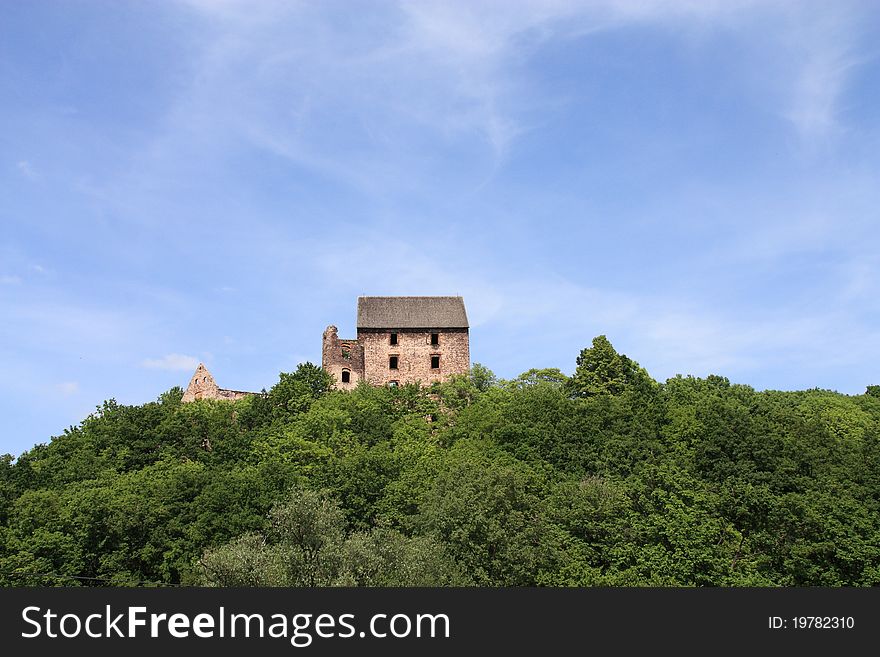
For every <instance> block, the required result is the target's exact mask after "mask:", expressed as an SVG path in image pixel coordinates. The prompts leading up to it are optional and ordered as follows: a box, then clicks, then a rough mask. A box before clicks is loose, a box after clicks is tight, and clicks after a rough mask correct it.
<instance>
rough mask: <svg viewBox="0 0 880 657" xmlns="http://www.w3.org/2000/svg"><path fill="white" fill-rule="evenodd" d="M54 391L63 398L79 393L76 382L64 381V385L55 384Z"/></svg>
mask: <svg viewBox="0 0 880 657" xmlns="http://www.w3.org/2000/svg"><path fill="white" fill-rule="evenodd" d="M55 389H56V390H58V392H60V393H61V394H62V395H64V396H65V397H70V396H71V395H75V394H76V393H78V392H79V383H77V382H76V381H65V382H64V383H58V384H56V385H55Z"/></svg>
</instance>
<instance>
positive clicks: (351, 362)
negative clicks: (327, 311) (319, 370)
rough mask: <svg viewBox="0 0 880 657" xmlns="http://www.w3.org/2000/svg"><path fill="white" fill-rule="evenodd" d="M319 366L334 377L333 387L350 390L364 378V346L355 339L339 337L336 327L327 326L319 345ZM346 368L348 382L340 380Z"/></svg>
mask: <svg viewBox="0 0 880 657" xmlns="http://www.w3.org/2000/svg"><path fill="white" fill-rule="evenodd" d="M321 367H323V368H324V370H325V371H326V372H328V373H329V374H331V375H332V376H333V377H334V378H335V379H336V381H335V384H334V387H336V388H337V389H339V390H351V389H352V388H354V387H355V386H357V384H358V382H359V381H361V380H362V379H363V378H364V348H363V346H361V344H360V342H358V341H357V340H347V339H345V338H340V337H339V336H338V335H337V329H336V327H335V326H332V325H331V326H328V327H327V328H326V330H325V331H324V339H323V343H322V346H321ZM346 370H347V371H348V373H349V381H348V383H344V382H343V380H342V378H343V376H342V374H343V372H344V371H346Z"/></svg>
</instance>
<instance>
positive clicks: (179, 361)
mask: <svg viewBox="0 0 880 657" xmlns="http://www.w3.org/2000/svg"><path fill="white" fill-rule="evenodd" d="M198 366H199V359H198V358H196V357H194V356H185V355H183V354H168V355H166V356H162V357H161V358H147V359H145V360H143V361H141V367H146V368H147V369H152V370H172V371H175V372H179V371H191V370H194V369H196V368H197V367H198Z"/></svg>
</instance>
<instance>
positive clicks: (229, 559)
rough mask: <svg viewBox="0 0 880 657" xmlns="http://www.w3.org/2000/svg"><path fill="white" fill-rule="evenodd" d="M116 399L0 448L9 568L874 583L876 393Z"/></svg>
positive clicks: (302, 370)
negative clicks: (29, 444)
mask: <svg viewBox="0 0 880 657" xmlns="http://www.w3.org/2000/svg"><path fill="white" fill-rule="evenodd" d="M181 395H182V391H181V390H180V389H179V388H174V389H172V390H170V391H168V392H166V393H163V394H162V395H160V397H159V398H158V400H157V401H155V402H150V403H147V404H143V405H139V406H127V405H122V404H118V403H117V402H115V401H114V400H112V399H111V400H109V401H106V402H104V403H103V404H102V405H101V406H100V407H98V408H97V409H96V411H95V412H94V413H92V414H91V415H90V416H89V417H87V418H86V419H84V420H83V421H82V422H81V423H80V424H79V425H77V426H75V427H71V428H69V429H67V430H66V431H64V432H63V433H62V434H61V435H58V436H56V437H54V438H53V439H52V440H51V441H49V442H48V443H47V444H42V445H37V446H35V447H34V448H33V449H31V450H29V451H28V452H25V453H24V454H22V455H20V456H19V457H18V458H17V459H13V458H12V457H11V456H8V455H7V456H5V457H2V458H0V583H2V584H4V585H7V586H20V585H83V586H131V585H140V586H166V585H243V586H248V585H266V586H313V585H346V586H350V585H358V586H435V585H439V586H443V585H454V586H460V585H465V586H467V585H477V586H534V585H543V586H593V585H601V586H642V585H653V586H729V585H748V586H874V585H877V584H880V394H878V393H877V386H868V388H867V390H866V393H865V394H863V395H854V396H847V395H842V394H838V393H836V392H832V391H827V390H818V389H814V390H806V391H796V392H781V391H763V392H760V391H756V390H754V389H753V388H751V387H749V386H746V385H740V384H735V383H731V382H730V381H729V380H728V379H726V378H724V377H723V376H718V375H712V376H708V377H706V378H697V377H693V376H677V377H675V378H672V379H669V380H667V381H665V382H663V383H658V382H656V381H654V380H653V379H652V378H651V377H650V376H649V375H648V373H647V372H646V371H645V370H644V369H643V368H641V367H640V366H639V365H638V363H636V362H635V361H633V360H631V359H630V358H628V357H627V356H624V355H621V354H618V353H617V351H616V350H615V349H614V347H613V346H612V345H611V343H610V342H609V341H608V339H607V338H606V337H604V336H599V337H597V338H595V339H594V340H593V341H592V345H591V346H590V347H588V348H586V349H584V350H583V351H582V352H581V353H580V355H578V357H577V360H576V369H575V371H574V373H573V374H572V376H570V377H569V376H566V375H565V374H564V373H562V372H561V371H559V370H556V369H546V368H545V369H541V368H534V369H530V370H528V371H527V372H525V373H523V374H522V375H520V376H519V377H516V378H514V379H512V380H507V381H505V380H501V379H498V378H497V377H496V376H495V375H494V374H493V373H492V372H491V371H490V370H489V369H488V368H486V367H484V366H481V365H476V364H475V365H474V367H473V369H472V371H471V373H470V374H469V375H467V376H459V377H454V378H453V379H452V380H450V381H448V382H446V383H443V384H435V385H432V386H424V387H423V386H418V385H405V386H401V387H398V388H382V387H372V386H368V385H365V384H363V385H360V386H358V387H357V388H356V389H354V390H352V391H350V392H345V391H336V390H333V389H332V387H331V379H330V378H329V377H328V376H327V374H326V373H325V372H324V371H323V370H322V369H321V368H319V367H316V366H314V365H311V364H305V365H301V366H300V367H298V368H297V370H296V371H295V372H291V373H282V374H281V375H280V377H279V380H278V382H277V384H276V385H274V386H273V387H272V388H271V389H270V390H268V391H264V393H262V394H260V395H255V396H251V397H248V398H245V399H241V400H239V401H235V402H228V401H211V400H200V401H196V402H194V403H189V404H182V403H181V402H180V398H181Z"/></svg>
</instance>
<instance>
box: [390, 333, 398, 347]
mask: <svg viewBox="0 0 880 657" xmlns="http://www.w3.org/2000/svg"><path fill="white" fill-rule="evenodd" d="M391 344H392V345H395V344H397V333H396V332H394V333H392V334H391Z"/></svg>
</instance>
